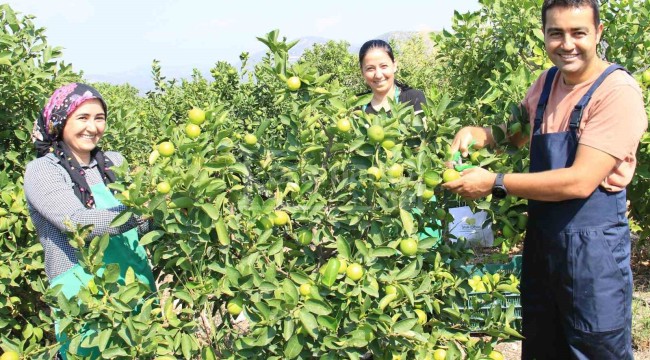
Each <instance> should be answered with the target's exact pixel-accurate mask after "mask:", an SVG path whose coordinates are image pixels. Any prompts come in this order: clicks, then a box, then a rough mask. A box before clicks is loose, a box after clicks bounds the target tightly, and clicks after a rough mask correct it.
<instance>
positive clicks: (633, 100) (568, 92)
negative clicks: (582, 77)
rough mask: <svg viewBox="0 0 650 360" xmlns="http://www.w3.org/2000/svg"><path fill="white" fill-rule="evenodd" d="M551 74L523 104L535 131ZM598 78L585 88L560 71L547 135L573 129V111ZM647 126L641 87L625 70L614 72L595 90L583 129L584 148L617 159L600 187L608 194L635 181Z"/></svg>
mask: <svg viewBox="0 0 650 360" xmlns="http://www.w3.org/2000/svg"><path fill="white" fill-rule="evenodd" d="M547 73H548V71H546V72H544V73H543V74H542V75H541V76H540V77H539V78H538V79H537V81H536V82H535V83H534V84H533V86H531V88H530V89H529V90H528V93H527V94H526V97H525V98H524V101H523V105H524V106H525V107H526V109H527V110H528V114H529V118H530V126H531V129H533V127H534V122H535V112H536V109H537V102H538V101H539V98H540V96H541V92H542V88H543V87H544V80H546V74H547ZM597 78H598V75H596V76H595V77H594V78H593V79H589V80H588V81H585V82H583V83H581V84H576V85H566V84H565V83H564V80H562V76H561V74H560V72H559V71H558V73H557V74H556V75H555V79H554V81H553V87H552V88H551V94H550V96H549V99H548V103H547V105H546V111H545V112H544V119H543V122H542V129H541V131H542V133H543V134H546V133H554V132H561V131H568V129H569V119H570V117H571V111H572V110H573V107H574V106H575V105H576V104H577V103H578V101H579V100H580V99H581V98H582V96H583V95H584V94H585V93H586V92H587V90H589V88H590V87H591V85H592V84H593V83H594V81H596V79H597ZM647 127H648V118H647V116H646V112H645V108H644V103H643V95H642V92H641V89H640V88H639V85H638V84H637V82H636V81H635V80H634V78H632V77H631V76H630V75H629V74H628V73H626V72H625V71H622V70H617V71H614V72H613V73H612V74H610V75H609V76H608V77H607V78H606V79H605V80H604V81H603V82H602V83H601V84H600V86H599V87H598V89H596V91H595V92H594V94H593V96H592V98H591V101H589V104H587V107H586V108H585V109H584V111H583V113H582V120H581V121H580V129H579V131H578V136H579V140H578V141H579V143H580V144H583V145H587V146H589V147H592V148H594V149H598V150H600V151H603V152H606V153H608V154H610V155H612V156H613V157H615V158H616V159H617V162H616V167H615V168H614V170H613V171H612V172H611V173H610V174H609V175H608V176H607V177H606V178H605V179H604V180H603V182H602V183H601V184H600V185H601V186H602V187H603V188H604V189H605V190H607V191H620V190H623V189H624V188H625V186H627V184H629V183H630V181H631V180H632V176H633V175H634V169H635V168H636V149H637V147H638V145H639V140H640V139H641V136H643V133H644V132H645V131H646V129H647ZM531 131H532V130H531Z"/></svg>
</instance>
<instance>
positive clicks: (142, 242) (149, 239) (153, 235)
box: [140, 230, 165, 246]
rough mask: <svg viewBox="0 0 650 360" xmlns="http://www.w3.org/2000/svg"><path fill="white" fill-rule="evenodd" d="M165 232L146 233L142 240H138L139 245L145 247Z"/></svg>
mask: <svg viewBox="0 0 650 360" xmlns="http://www.w3.org/2000/svg"><path fill="white" fill-rule="evenodd" d="M163 235H165V232H164V231H163V230H153V231H149V232H148V233H146V234H145V235H144V236H143V237H142V238H140V245H142V246H145V245H148V244H151V243H152V242H154V241H156V240H158V239H160V238H161V237H162V236H163Z"/></svg>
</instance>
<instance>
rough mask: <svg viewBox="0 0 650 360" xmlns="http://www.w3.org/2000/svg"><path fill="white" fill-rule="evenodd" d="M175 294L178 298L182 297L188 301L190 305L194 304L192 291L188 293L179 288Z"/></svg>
mask: <svg viewBox="0 0 650 360" xmlns="http://www.w3.org/2000/svg"><path fill="white" fill-rule="evenodd" d="M174 296H175V297H176V298H178V299H181V300H183V301H185V302H186V303H188V304H189V305H190V306H194V299H192V296H191V295H190V293H188V292H187V291H185V290H178V291H176V292H175V293H174Z"/></svg>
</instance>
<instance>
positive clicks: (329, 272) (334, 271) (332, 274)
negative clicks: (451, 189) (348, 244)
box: [321, 258, 341, 287]
mask: <svg viewBox="0 0 650 360" xmlns="http://www.w3.org/2000/svg"><path fill="white" fill-rule="evenodd" d="M340 267H341V262H340V261H339V260H338V259H337V258H330V259H329V261H328V262H327V266H326V267H325V272H324V273H323V277H322V278H321V282H322V283H323V285H325V286H328V287H329V286H332V285H333V284H334V282H335V281H336V276H337V275H338V274H339V268H340Z"/></svg>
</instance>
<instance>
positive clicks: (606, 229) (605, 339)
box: [521, 65, 633, 360]
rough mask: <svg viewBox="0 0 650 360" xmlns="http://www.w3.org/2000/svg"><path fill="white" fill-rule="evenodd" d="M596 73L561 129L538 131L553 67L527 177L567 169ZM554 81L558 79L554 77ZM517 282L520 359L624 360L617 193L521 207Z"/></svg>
mask: <svg viewBox="0 0 650 360" xmlns="http://www.w3.org/2000/svg"><path fill="white" fill-rule="evenodd" d="M619 69H622V70H624V69H623V68H622V67H621V66H620V65H611V66H609V67H608V68H607V70H605V72H603V74H601V75H600V77H599V78H598V79H597V80H596V82H595V83H594V84H593V85H592V86H591V88H590V89H589V90H588V91H587V93H586V94H585V95H584V97H583V98H582V99H581V100H580V101H579V102H578V104H577V105H576V106H575V108H574V110H573V112H572V114H571V118H570V119H571V120H570V126H569V130H568V131H566V132H558V133H550V134H542V133H541V124H542V120H543V115H544V109H545V107H546V103H547V101H548V97H549V93H550V89H551V87H552V83H553V78H554V77H555V74H556V72H557V68H555V67H554V68H552V69H551V70H549V72H548V75H547V77H546V82H545V84H544V90H543V91H542V95H541V97H540V100H539V103H538V105H537V112H536V114H535V124H534V127H533V136H532V138H531V144H530V172H531V173H533V172H540V171H546V170H552V169H558V168H565V167H569V166H571V165H572V164H573V161H574V159H575V155H576V150H577V148H578V134H577V132H578V129H579V126H580V120H581V118H582V111H583V109H584V108H585V107H586V105H587V103H588V102H589V100H590V98H591V95H592V94H593V93H594V91H595V90H596V88H597V87H598V86H599V85H600V84H601V83H602V81H603V80H604V79H605V78H606V77H607V76H608V75H609V74H611V73H612V72H613V71H615V70H619ZM558 81H561V79H558ZM528 211H529V218H530V220H529V222H528V229H527V232H526V239H525V241H524V253H523V262H522V274H521V276H522V280H521V304H522V314H523V329H522V330H523V335H524V337H525V338H526V339H525V340H524V341H523V351H522V359H537V360H544V359H553V360H557V359H590V360H594V359H616V360H623V359H632V358H633V355H632V347H631V324H632V272H631V269H630V231H629V228H628V222H627V218H626V216H625V211H626V193H625V190H623V191H619V192H608V191H605V190H604V189H603V188H601V187H600V186H599V187H598V188H597V189H596V190H594V192H593V193H592V194H591V195H590V196H589V197H588V198H586V199H572V200H565V201H558V202H546V201H534V200H529V202H528Z"/></svg>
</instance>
